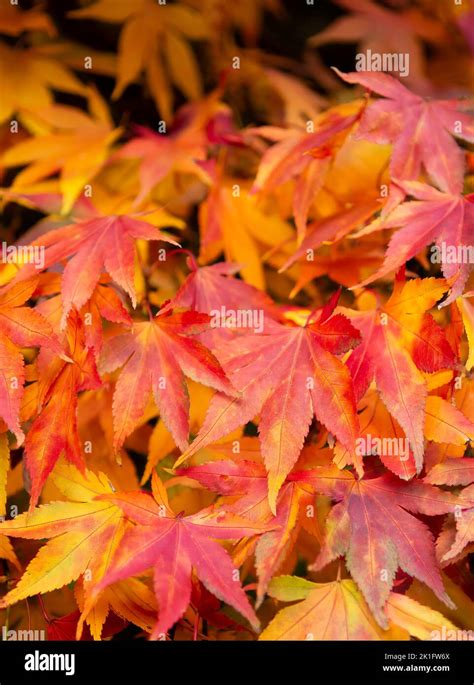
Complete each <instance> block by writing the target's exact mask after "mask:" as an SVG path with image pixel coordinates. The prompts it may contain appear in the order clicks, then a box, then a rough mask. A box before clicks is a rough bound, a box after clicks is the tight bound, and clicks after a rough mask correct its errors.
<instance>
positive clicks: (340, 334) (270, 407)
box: [176, 294, 362, 512]
mask: <svg viewBox="0 0 474 685" xmlns="http://www.w3.org/2000/svg"><path fill="white" fill-rule="evenodd" d="M336 295H337V294H336ZM336 302H337V297H336V298H334V297H333V298H332V300H331V301H330V302H329V303H328V304H327V305H326V306H325V307H323V308H321V309H320V310H317V312H315V313H314V314H312V315H310V317H308V322H307V324H306V325H305V326H302V327H300V326H296V325H289V326H280V325H278V324H276V325H275V328H274V329H273V330H272V333H271V334H270V335H258V336H257V335H248V336H245V335H244V336H241V337H239V338H238V339H236V340H234V341H232V342H229V343H227V344H226V345H225V347H222V348H221V349H219V350H216V354H217V356H218V358H219V360H220V361H221V363H222V365H223V367H224V370H225V371H226V373H227V375H228V377H229V378H230V380H231V382H232V384H233V385H234V387H235V388H237V390H238V391H240V393H241V396H240V397H234V398H230V397H226V396H224V395H223V394H222V393H217V394H216V395H215V397H214V398H213V399H212V400H211V403H210V405H209V410H208V413H207V415H206V419H205V421H204V423H203V425H202V427H201V429H200V431H199V433H198V434H197V436H196V439H195V440H194V442H193V443H192V445H191V446H190V447H189V448H188V449H187V450H186V452H184V454H183V455H182V456H181V457H180V459H179V460H178V462H177V464H176V465H179V464H181V463H182V462H183V461H184V460H186V459H187V458H188V457H190V456H191V455H192V454H195V453H196V452H197V451H198V450H199V449H201V448H202V447H205V446H206V445H208V444H210V443H211V442H215V441H216V440H218V439H219V438H221V437H223V436H224V435H227V434H228V433H230V432H231V431H233V430H234V429H235V428H237V427H238V426H241V425H242V424H243V423H246V422H247V421H250V420H252V419H253V418H254V417H255V416H256V415H257V414H258V413H261V420H260V425H259V435H260V442H261V448H262V456H263V459H264V461H265V466H266V468H267V472H268V481H269V489H268V497H269V503H270V508H271V509H272V511H273V512H275V507H276V498H277V494H278V491H279V489H280V487H281V485H282V483H283V482H284V480H285V478H286V476H287V475H288V473H289V472H290V471H291V469H292V467H293V465H294V464H295V463H296V460H297V458H298V455H299V454H300V452H301V449H302V447H303V442H304V439H305V437H306V435H307V433H308V430H309V426H310V423H311V420H312V417H313V416H316V418H318V420H319V421H321V423H323V424H324V425H325V426H326V428H328V430H330V431H331V432H332V433H333V434H334V435H335V436H336V437H337V438H338V439H339V440H340V441H341V443H342V444H343V445H344V446H345V447H346V448H347V450H348V451H349V453H350V454H351V455H353V463H354V464H355V466H356V468H357V470H358V471H359V472H361V471H362V463H361V460H360V459H359V458H358V457H357V455H356V453H355V440H356V437H357V435H358V422H357V417H356V412H355V399H354V394H353V388H352V383H351V380H350V374H349V371H348V369H347V367H346V366H345V365H344V364H343V363H342V362H341V361H340V359H338V357H337V356H336V355H340V354H343V353H344V352H345V351H347V350H348V349H350V348H351V347H352V346H354V345H355V344H357V341H358V335H357V333H356V331H355V329H354V328H353V327H352V326H351V325H350V323H349V321H348V320H347V319H346V318H345V317H344V316H341V315H337V314H333V310H334V307H335V306H336Z"/></svg>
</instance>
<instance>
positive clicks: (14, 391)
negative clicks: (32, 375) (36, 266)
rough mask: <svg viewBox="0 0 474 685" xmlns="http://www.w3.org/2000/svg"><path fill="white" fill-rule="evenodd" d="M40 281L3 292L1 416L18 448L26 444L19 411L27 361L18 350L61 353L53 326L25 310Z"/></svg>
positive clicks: (0, 296) (0, 320) (0, 312)
mask: <svg viewBox="0 0 474 685" xmlns="http://www.w3.org/2000/svg"><path fill="white" fill-rule="evenodd" d="M37 285H38V279H35V278H32V279H28V280H25V281H23V282H22V283H17V284H11V285H8V286H5V287H4V288H2V289H0V361H1V372H0V417H1V418H2V419H3V420H4V421H5V423H6V424H7V426H8V428H9V429H10V430H11V431H12V433H14V435H15V437H16V439H17V443H18V446H20V445H21V444H22V443H23V441H24V438H25V436H24V434H23V431H22V430H21V427H20V422H19V411H20V404H21V401H22V397H23V394H24V383H25V372H24V361H23V356H22V354H21V351H20V350H19V347H48V348H50V349H52V350H55V351H56V352H58V351H59V352H61V346H60V344H59V341H58V339H57V338H56V336H55V335H54V333H53V328H52V326H51V325H50V323H49V322H48V321H47V320H46V319H45V318H44V317H43V316H42V315H41V314H40V313H39V312H38V311H36V310H34V309H32V308H30V307H24V306H22V305H24V304H25V303H26V302H27V300H29V299H30V297H31V296H32V295H33V293H34V292H35V290H36V288H37Z"/></svg>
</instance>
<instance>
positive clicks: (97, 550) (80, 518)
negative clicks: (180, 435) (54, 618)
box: [0, 464, 125, 607]
mask: <svg viewBox="0 0 474 685" xmlns="http://www.w3.org/2000/svg"><path fill="white" fill-rule="evenodd" d="M52 480H53V482H54V484H55V485H56V487H57V488H58V489H59V490H60V492H61V493H62V494H63V495H65V496H66V498H67V500H68V501H56V502H51V503H49V504H45V505H42V506H40V507H38V508H37V509H35V510H34V511H30V512H26V513H24V514H19V515H18V516H16V517H15V518H14V519H11V520H6V521H4V522H2V523H0V532H1V533H2V534H5V535H8V536H9V537H15V538H17V537H19V538H25V539H31V540H42V539H44V538H51V539H49V541H48V542H47V543H46V544H44V545H43V546H42V547H41V549H40V550H39V552H38V554H37V555H36V556H35V557H34V558H33V559H32V561H31V562H30V563H29V564H28V566H27V568H26V570H25V572H24V574H23V576H22V577H21V578H20V580H19V581H18V583H17V584H16V586H15V587H14V588H13V589H12V590H10V591H9V592H8V593H7V594H6V595H5V596H4V597H3V598H2V600H1V601H0V606H2V607H6V606H9V605H11V604H14V603H15V602H18V601H19V600H21V599H24V598H25V597H30V596H32V595H36V594H38V593H45V592H50V591H51V590H55V589H56V588H60V587H63V586H64V585H67V584H68V583H70V582H71V581H73V580H76V579H77V578H79V576H80V575H81V574H83V573H84V572H85V571H86V570H89V571H90V572H91V581H90V582H89V585H87V587H88V588H89V587H92V586H94V585H95V584H96V583H97V582H98V581H100V579H101V578H102V577H103V576H104V574H105V573H106V572H107V569H108V566H109V564H110V557H111V554H112V552H113V550H114V549H115V548H116V547H117V546H118V545H119V543H120V540H121V538H122V535H123V532H124V529H125V520H124V517H123V513H122V510H121V508H120V507H117V506H116V505H115V504H114V503H113V502H111V501H107V500H104V499H98V496H99V495H104V494H110V493H112V492H113V490H112V488H111V486H110V483H109V482H108V480H107V478H106V477H105V476H104V475H103V474H98V475H96V474H94V473H92V472H91V471H86V472H85V473H84V474H81V473H80V472H79V471H78V470H77V469H76V468H74V467H72V466H70V465H66V464H58V466H57V467H56V469H55V472H54V473H53V475H52ZM87 592H89V589H88V590H87Z"/></svg>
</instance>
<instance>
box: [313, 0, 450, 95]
mask: <svg viewBox="0 0 474 685" xmlns="http://www.w3.org/2000/svg"><path fill="white" fill-rule="evenodd" d="M336 3H337V4H338V5H341V6H342V7H344V8H345V9H348V10H351V14H345V15H343V16H342V17H340V18H338V19H336V20H335V21H334V22H333V23H332V24H330V26H329V27H328V28H326V29H324V30H323V31H320V32H319V33H317V34H316V35H315V36H312V37H311V38H310V39H309V40H308V45H310V46H311V47H315V48H316V47H321V46H322V45H326V44H328V43H357V44H358V49H357V54H358V55H359V54H360V53H367V52H368V51H370V52H371V53H372V54H373V55H383V54H386V53H398V54H407V55H409V58H410V68H409V70H408V73H407V74H404V77H406V78H407V80H408V82H412V83H414V84H415V83H416V84H417V85H418V86H420V87H424V88H425V89H426V88H429V81H428V80H427V79H426V77H425V75H424V56H423V49H422V44H421V41H420V39H421V38H423V39H425V40H428V41H430V42H437V41H439V39H440V38H441V37H442V33H443V30H442V27H441V26H440V25H439V24H438V23H437V22H435V21H433V20H430V19H429V18H428V17H426V16H423V15H421V13H420V14H417V13H416V10H415V11H413V9H411V10H406V11H402V12H394V11H392V10H390V9H387V8H385V7H381V6H379V5H377V4H375V3H373V2H369V0H336ZM368 59H369V58H368ZM369 63H370V60H369Z"/></svg>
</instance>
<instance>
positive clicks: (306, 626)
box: [259, 576, 456, 640]
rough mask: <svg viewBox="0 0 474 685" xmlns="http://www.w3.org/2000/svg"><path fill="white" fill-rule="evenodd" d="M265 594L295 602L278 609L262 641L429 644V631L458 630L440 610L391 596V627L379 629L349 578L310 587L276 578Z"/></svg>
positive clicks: (295, 580)
mask: <svg viewBox="0 0 474 685" xmlns="http://www.w3.org/2000/svg"><path fill="white" fill-rule="evenodd" d="M269 593H270V596H271V597H274V598H275V599H278V600H280V601H284V602H294V601H297V604H294V605H292V606H291V607H288V608H286V609H282V610H281V611H279V612H278V614H277V615H276V617H275V618H274V619H273V620H272V621H271V622H270V624H269V625H268V626H267V627H266V628H265V630H264V631H263V632H262V634H261V635H260V638H259V639H260V640H409V639H410V635H413V636H414V637H416V638H418V639H419V640H430V639H432V631H433V630H436V629H439V630H440V631H441V630H442V627H443V626H444V627H445V630H446V629H447V628H448V627H449V629H453V630H456V626H454V625H453V624H452V623H451V621H448V619H447V618H446V617H445V616H443V615H442V614H440V613H439V612H438V611H433V609H430V608H429V607H425V606H422V605H421V604H419V603H418V602H417V601H415V600H414V599H410V597H406V596H404V595H400V594H397V593H395V592H392V593H390V595H389V598H388V601H387V615H388V618H389V619H390V623H389V626H388V628H387V630H382V629H381V628H380V626H379V625H377V623H376V622H375V621H374V619H373V616H372V614H371V613H370V610H369V607H368V606H367V604H366V603H365V601H364V598H363V596H362V595H361V593H360V592H359V590H358V589H357V586H356V584H355V583H354V581H352V580H336V581H334V582H332V583H312V582H310V581H308V580H305V579H304V578H296V577H294V576H279V577H278V578H274V579H273V580H272V582H271V583H270V588H269ZM298 600H302V601H298Z"/></svg>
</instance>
